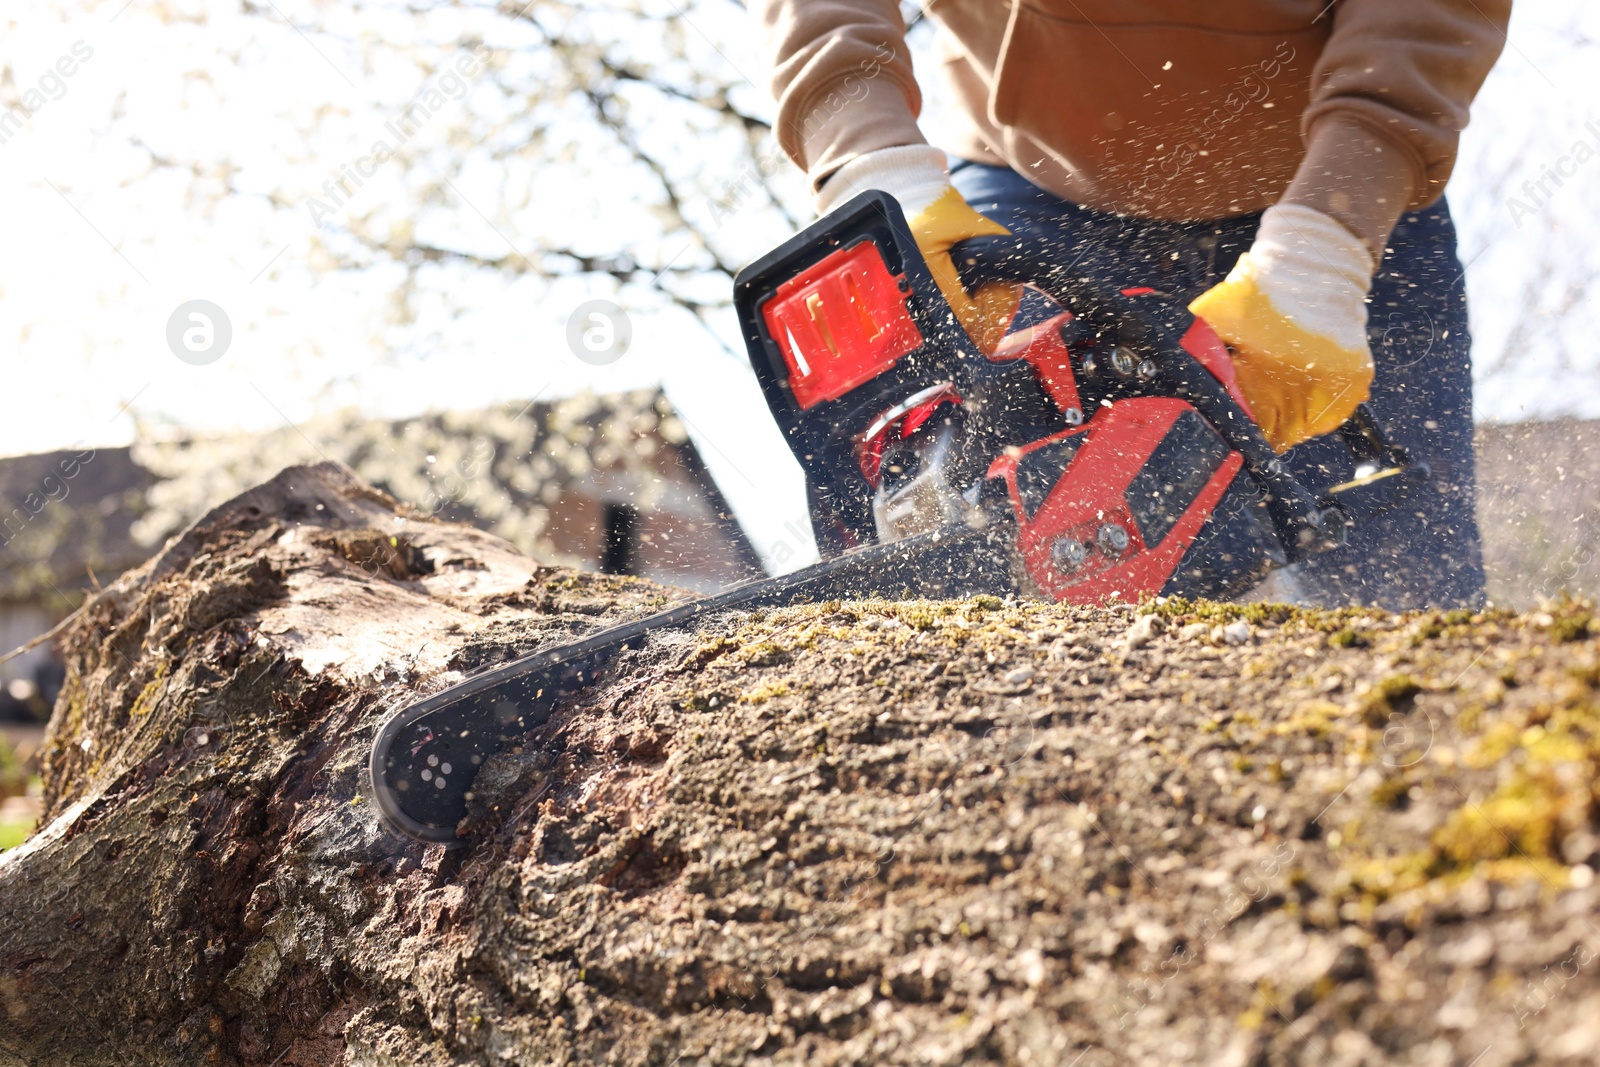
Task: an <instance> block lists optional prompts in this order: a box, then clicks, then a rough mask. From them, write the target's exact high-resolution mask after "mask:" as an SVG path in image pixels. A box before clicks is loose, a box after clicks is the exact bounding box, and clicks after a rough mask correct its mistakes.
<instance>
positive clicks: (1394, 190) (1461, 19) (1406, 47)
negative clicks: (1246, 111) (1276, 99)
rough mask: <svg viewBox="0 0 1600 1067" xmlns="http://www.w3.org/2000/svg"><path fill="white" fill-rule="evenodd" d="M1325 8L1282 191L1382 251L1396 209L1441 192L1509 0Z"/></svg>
mask: <svg viewBox="0 0 1600 1067" xmlns="http://www.w3.org/2000/svg"><path fill="white" fill-rule="evenodd" d="M1331 14H1332V17H1333V20H1334V25H1333V33H1332V36H1331V37H1330V38H1329V40H1328V43H1327V45H1326V47H1324V49H1323V52H1322V55H1321V57H1320V59H1319V60H1318V62H1317V65H1316V68H1315V70H1314V71H1313V72H1312V82H1311V103H1310V105H1309V106H1308V107H1307V108H1306V111H1305V115H1304V117H1303V119H1302V123H1303V125H1302V130H1303V132H1304V134H1305V138H1306V157H1305V161H1304V162H1303V163H1302V165H1301V167H1300V171H1299V174H1298V175H1297V176H1296V178H1295V182H1294V185H1293V186H1291V188H1290V192H1289V195H1288V196H1287V197H1286V198H1285V199H1288V200H1292V201H1296V202H1301V203H1306V204H1308V206H1312V207H1317V208H1319V209H1320V210H1323V211H1325V212H1328V213H1330V214H1332V215H1334V217H1336V218H1339V219H1340V221H1342V222H1344V223H1345V225H1346V226H1348V227H1350V228H1351V229H1352V230H1354V231H1355V232H1356V234H1357V235H1358V236H1360V237H1362V238H1363V239H1366V240H1367V241H1368V244H1369V246H1370V245H1375V246H1376V248H1377V249H1380V250H1381V248H1382V245H1383V242H1384V241H1386V240H1387V239H1388V235H1389V231H1390V230H1392V229H1393V228H1394V223H1395V221H1396V220H1397V219H1398V218H1399V217H1400V214H1401V213H1402V212H1404V211H1408V210H1415V209H1418V208H1422V207H1426V206H1427V205H1429V204H1432V203H1433V202H1434V201H1436V200H1438V199H1439V197H1440V195H1442V194H1443V192H1444V187H1445V183H1446V182H1447V181H1448V180H1449V178H1450V172H1451V170H1452V168H1453V167H1454V166H1455V159H1456V148H1457V145H1458V144H1459V142H1460V139H1461V131H1462V130H1463V129H1465V128H1466V125H1467V113H1468V108H1469V106H1470V105H1471V103H1472V98H1473V97H1474V96H1476V95H1477V92H1478V89H1479V88H1480V87H1481V86H1482V85H1483V80H1484V78H1485V77H1487V76H1488V74H1489V68H1490V67H1492V66H1493V65H1494V62H1495V60H1496V59H1497V58H1499V55H1500V51H1501V49H1502V48H1503V47H1504V46H1505V40H1506V27H1507V25H1508V23H1509V22H1510V19H1511V0H1338V2H1337V3H1335V4H1334V6H1333V10H1332V12H1331Z"/></svg>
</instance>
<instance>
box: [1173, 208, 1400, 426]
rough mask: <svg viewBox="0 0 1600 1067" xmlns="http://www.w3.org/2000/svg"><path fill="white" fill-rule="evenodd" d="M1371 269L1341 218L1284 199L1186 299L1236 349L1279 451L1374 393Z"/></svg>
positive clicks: (1244, 384)
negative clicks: (1228, 265)
mask: <svg viewBox="0 0 1600 1067" xmlns="http://www.w3.org/2000/svg"><path fill="white" fill-rule="evenodd" d="M1372 271H1373V261H1372V253H1370V252H1368V251H1367V246H1366V245H1365V244H1363V243H1362V242H1361V240H1360V239H1359V238H1357V237H1356V236H1355V234H1353V233H1351V232H1350V231H1349V230H1347V229H1345V228H1344V226H1343V225H1341V224H1340V223H1338V222H1337V221H1335V220H1334V219H1332V218H1329V217H1328V216H1327V215H1324V214H1323V213H1322V212H1320V211H1316V210H1313V209H1312V208H1308V207H1303V206H1301V205H1299V204H1278V205H1276V206H1274V207H1271V208H1268V209H1267V212H1266V214H1264V215H1263V216H1262V217H1261V228H1260V229H1259V230H1258V231H1256V239H1255V242H1254V243H1253V244H1252V245H1251V247H1250V251H1248V252H1246V253H1245V254H1244V255H1242V256H1240V257H1239V262H1238V263H1237V264H1236V265H1235V266H1234V268H1233V270H1232V271H1231V272H1230V273H1229V274H1228V277H1227V278H1226V279H1224V280H1223V281H1222V283H1221V284H1219V285H1216V286H1214V287H1213V288H1211V289H1209V290H1207V291H1206V292H1204V293H1202V294H1201V295H1200V296H1199V297H1198V298H1196V299H1195V301H1194V303H1192V304H1190V305H1189V310H1190V311H1192V312H1194V314H1196V315H1198V316H1199V317H1200V318H1202V319H1204V320H1205V321H1206V322H1208V323H1210V324H1211V328H1212V329H1214V330H1216V331H1217V334H1218V335H1219V336H1220V337H1221V338H1222V339H1223V340H1224V341H1226V342H1227V343H1228V345H1229V346H1230V347H1231V348H1232V349H1233V364H1234V367H1235V369H1236V370H1237V371H1238V375H1239V388H1240V390H1242V391H1243V393H1244V396H1245V399H1246V400H1248V401H1250V407H1251V408H1252V410H1253V411H1254V412H1255V416H1256V421H1257V422H1258V423H1259V424H1260V425H1261V430H1262V432H1263V433H1264V434H1266V437H1267V440H1268V441H1269V442H1271V444H1272V447H1273V448H1275V449H1277V450H1278V451H1279V452H1283V451H1286V450H1287V449H1289V448H1291V447H1293V446H1294V445H1297V444H1299V443H1300V442H1301V441H1305V440H1308V439H1310V438H1312V437H1317V436H1319V435H1321V434H1325V433H1328V432H1330V431H1332V430H1336V429H1338V428H1339V426H1340V424H1342V423H1343V422H1344V421H1345V420H1346V419H1348V418H1349V417H1350V415H1351V413H1352V412H1354V411H1355V409H1356V405H1357V404H1360V403H1361V402H1362V401H1364V400H1366V399H1367V393H1368V390H1369V388H1370V387H1371V385H1372V351H1371V349H1370V348H1368V347H1367V305H1366V296H1367V292H1368V290H1369V289H1370V288H1371V287H1372Z"/></svg>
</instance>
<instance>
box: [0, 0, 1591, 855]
mask: <svg viewBox="0 0 1600 1067" xmlns="http://www.w3.org/2000/svg"><path fill="white" fill-rule="evenodd" d="M906 13H907V16H908V19H910V20H913V21H915V20H918V19H919V17H920V12H918V11H917V10H916V9H915V8H914V7H913V6H912V5H906ZM0 27H3V29H4V33H3V36H0V203H3V204H4V205H5V212H4V220H5V222H4V226H5V238H6V240H5V245H4V248H5V255H4V256H3V258H0V352H3V355H0V370H3V373H0V457H4V458H0V652H4V651H5V650H8V649H11V648H13V647H16V646H19V645H22V644H23V643H25V642H27V641H29V640H31V639H34V638H36V637H38V636H39V635H41V634H44V633H46V632H47V631H49V629H50V628H51V627H52V626H53V625H55V623H56V622H58V621H59V620H60V619H61V618H63V617H64V616H65V615H66V614H67V613H68V612H70V611H71V610H72V608H73V607H74V606H75V605H76V604H78V603H80V602H81V600H82V598H83V596H84V595H85V591H86V590H89V589H92V588H93V587H94V586H95V585H96V584H100V583H105V582H108V581H110V580H111V579H113V578H114V577H115V576H116V575H117V574H118V573H120V572H121V571H122V570H124V569H126V568H128V567H130V566H133V565H136V564H138V563H139V562H142V561H143V560H144V559H145V558H146V557H147V556H148V555H149V554H150V553H151V552H152V551H153V550H154V548H155V547H156V546H158V545H159V544H160V543H161V541H162V540H163V539H164V538H166V537H167V536H169V535H171V534H172V533H174V532H176V531H178V530H180V529H181V528H182V527H183V526H184V525H185V524H186V523H188V522H190V521H192V520H193V519H194V518H196V517H198V516H199V515H201V514H203V513H204V512H205V511H206V510H207V509H209V508H210V507H213V506H215V505H216V504H219V503H221V502H223V501H224V500H226V499H228V497H230V496H232V495H233V494H235V493H236V492H238V491H240V490H242V489H244V488H246V487H248V486H250V485H252V484H254V483H256V482H259V481H261V480H263V479H265V478H267V477H270V476H271V475H272V474H274V473H276V471H277V470H279V469H281V468H282V467H284V466H286V465H289V464H292V463H301V462H308V461H317V460H320V459H325V458H332V459H338V460H341V461H343V462H346V463H349V464H351V465H352V466H353V467H355V468H356V470H357V471H358V472H359V473H360V474H362V475H363V476H364V477H365V478H367V479H368V480H370V481H372V482H374V483H375V484H378V485H380V486H382V487H383V488H385V489H387V490H389V491H390V492H392V493H394V494H395V495H396V496H398V497H400V498H401V499H404V500H406V501H408V502H410V503H413V504H415V505H416V506H418V507H419V508H422V509H424V510H426V511H428V512H430V513H433V514H439V515H443V516H445V517H448V518H455V519H461V520H465V521H471V522H476V523H479V524H480V525H483V526H485V527H487V528H489V529H492V530H494V531H495V532H496V533H499V534H501V535H503V536H505V537H507V538H509V539H510V540H512V541H513V542H515V543H516V544H518V545H519V546H520V547H522V548H523V549H524V550H526V551H528V552H531V553H534V554H537V555H539V556H540V557H541V558H545V559H548V560H551V561H552V562H560V563H567V564H573V565H578V566H586V567H592V568H596V569H602V570H609V571H615V572H623V573H638V574H645V575H648V576H650V577H653V578H658V579H661V580H664V581H668V582H674V583H677V584H682V585H689V586H694V587H697V588H703V589H709V588H714V587H716V586H718V585H721V584H725V583H727V582H729V581H732V580H736V579H738V578H741V577H746V576H749V575H752V574H756V573H759V572H761V571H766V572H769V573H775V572H781V571H787V570H791V569H793V568H795V567H797V566H801V565H803V564H805V563H807V562H810V561H811V560H812V559H814V558H815V548H814V546H813V544H812V542H811V537H810V532H809V524H808V522H807V520H806V515H805V506H804V499H803V491H802V484H801V480H800V475H799V471H798V469H797V468H796V466H795V464H794V462H793V460H792V459H791V458H790V457H789V455H788V453H787V451H786V450H785V448H784V445H783V443H782V441H781V439H780V438H779V436H778V434H777V431H776V430H775V429H774V428H773V427H772V426H771V424H770V422H769V421H768V419H767V416H766V412H765V406H764V404H763V402H762V400H761V397H760V393H759V391H758V389H757V387H756V385H755V381H754V378H753V376H752V375H751V373H750V371H749V369H748V366H747V364H746V363H745V360H744V356H743V353H742V346H741V344H740V342H739V339H738V334H737V330H736V329H735V327H734V324H733V321H732V314H731V306H730V295H731V284H730V283H731V280H732V277H733V274H734V273H735V272H736V271H737V270H738V268H739V267H740V265H742V264H743V263H745V262H747V261H749V260H750V259H752V258H754V257H755V256H757V255H759V254H760V253H762V252H764V251H766V250H767V249H769V248H771V247H772V246H774V245H776V244H777V243H779V242H780V241H781V240H783V239H784V238H785V237H787V236H788V235H790V234H791V233H793V232H794V231H795V230H796V229H797V228H798V227H799V226H801V225H803V224H804V223H805V222H807V221H809V220H810V218H811V211H810V205H809V198H808V196H807V194H806V190H805V188H804V183H803V180H802V178H801V176H800V175H799V174H798V173H796V172H795V171H794V169H793V168H792V167H791V166H790V165H789V164H788V162H787V160H785V159H784V158H783V156H782V154H781V153H780V152H779V151H778V149H777V147H776V145H775V143H774V140H773V138H772V136H771V134H770V131H769V127H768V124H769V122H770V121H771V118H772V111H773V108H772V104H771V101H770V99H769V98H768V95H767V91H766V88H765V84H764V80H763V79H764V75H763V74H762V71H763V63H762V60H761V57H760V56H759V55H758V54H757V52H756V49H755V43H754V38H753V34H752V33H751V32H750V28H749V26H748V24H747V16H746V13H745V12H744V10H743V8H742V7H741V6H740V5H739V4H737V3H734V2H731V0H636V2H629V0H583V2H581V3H559V2H553V0H534V2H532V3H527V4H522V3H507V4H495V3H493V2H489V0H486V2H483V3H456V2H446V0H407V2H398V0H396V2H377V3H365V2H359V0H264V2H261V3H257V2H255V0H241V2H231V0H230V2H224V0H209V2H207V0H177V2H164V0H109V2H76V0H52V2H51V3H49V4H45V3H42V2H38V0H23V2H21V3H13V4H8V5H7V6H6V8H5V10H4V12H3V13H0ZM931 40H932V30H931V26H929V25H928V24H927V23H926V22H921V23H920V24H919V25H916V26H915V27H914V29H913V32H912V35H911V41H912V44H913V46H914V48H915V49H916V58H917V59H918V60H919V61H920V62H922V64H923V68H924V69H926V65H927V63H928V62H929V56H930V48H931ZM1597 42H1600V7H1597V6H1596V5H1594V4H1592V3H1591V4H1586V3H1584V2H1583V0H1541V2H1540V3H1538V4H1533V3H1529V2H1524V3H1522V4H1521V5H1519V6H1518V8H1517V10H1516V13H1515V16H1514V18H1513V22H1512V30H1511V34H1510V38H1509V41H1508V46H1507V49H1506V52H1505V55H1504V56H1503V58H1502V59H1501V61H1500V63H1499V65H1498V67H1497V68H1496V69H1495V71H1494V72H1493V74H1491V76H1490V78H1489V81H1488V84H1487V85H1486V86H1485V88H1484V90H1483V92H1482V94H1481V96H1480V97H1479V99H1478V102H1477V104H1476V106H1475V108H1474V112H1473V121H1472V125H1471V127H1470V128H1469V129H1468V131H1467V133H1466V135H1465V141H1464V145H1463V151H1462V156H1461V160H1460V163H1459V165H1458V168H1457V171H1456V177H1455V180H1454V182H1453V183H1452V185H1451V188H1450V193H1449V198H1450V201H1451V204H1452V207H1453V209H1454V211H1455V214H1456V218H1457V221H1458V223H1459V225H1460V228H1461V236H1462V258H1463V261H1464V264H1465V266H1466V270H1467V282H1468V289H1469V292H1470V294H1471V299H1472V316H1473V319H1472V321H1473V331H1474V336H1475V359H1476V365H1477V381H1478V394H1477V417H1478V420H1479V424H1480V441H1479V452H1480V482H1481V495H1482V499H1481V517H1482V521H1483V524H1484V527H1485V534H1486V540H1487V551H1488V556H1489V566H1490V582H1491V595H1492V596H1493V597H1494V599H1495V600H1496V602H1497V603H1501V604H1506V605H1510V606H1517V607H1524V606H1531V605H1534V604H1537V603H1538V602H1539V601H1540V600H1541V599H1542V598H1550V597H1554V596H1557V595H1559V594H1560V593H1561V591H1562V590H1563V589H1569V590H1572V591H1579V592H1581V591H1592V590H1594V589H1595V588H1596V587H1597V586H1600V581H1597V580H1596V577H1595V562H1594V560H1595V556H1596V555H1597V554H1600V527H1597V523H1600V493H1597V487H1600V448H1597V447H1596V446H1600V428H1597V427H1600V423H1595V422H1591V421H1589V420H1594V419H1600V351H1597V347H1600V346H1597V345H1596V342H1595V338H1596V337H1597V336H1600V301H1596V300H1592V299H1588V298H1587V297H1588V294H1589V291H1590V287H1591V284H1592V283H1594V282H1596V281H1597V280H1600V197H1597V196H1596V195H1595V192H1596V189H1597V188H1600V161H1597V159H1600V106H1597V105H1596V103H1595V102H1596V101H1600V62H1597V60H1600V49H1597V47H1596V45H1597ZM925 85H926V86H927V88H929V90H930V91H931V95H930V98H929V100H928V102H927V110H926V114H925V116H924V123H923V124H924V128H925V130H926V131H927V132H928V134H929V136H930V139H932V140H933V141H934V142H935V143H937V142H938V139H939V131H940V128H941V124H942V122H943V119H942V115H943V114H944V113H945V110H946V102H945V101H943V100H941V99H940V98H939V97H938V95H937V88H936V87H937V79H934V78H927V79H925ZM889 91H892V90H889ZM597 302H598V303H597ZM593 331H599V333H598V334H596V333H595V332H593ZM59 684H60V672H59V667H58V666H57V664H56V662H55V660H54V658H53V656H52V654H51V650H50V647H49V643H48V642H44V643H42V644H40V645H39V646H37V647H36V648H34V649H33V650H31V651H30V652H28V653H27V654H25V655H22V656H19V657H16V658H14V659H12V660H11V661H9V662H6V663H4V664H0V730H3V731H4V735H5V738H6V741H5V742H4V743H0V798H9V799H0V847H4V845H5V844H7V843H8V836H9V837H14V836H15V834H16V833H17V832H18V831H17V828H18V827H24V828H25V826H26V823H27V819H28V818H29V816H28V810H29V807H28V801H27V798H26V796H25V794H26V789H27V780H28V773H27V760H28V758H29V755H30V753H31V751H32V750H33V749H35V748H36V747H37V744H38V738H39V736H40V732H41V726H40V723H41V722H42V719H43V717H45V716H46V715H47V714H48V709H49V707H50V704H51V702H52V701H53V699H54V694H55V691H56V688H57V687H58V686H59Z"/></svg>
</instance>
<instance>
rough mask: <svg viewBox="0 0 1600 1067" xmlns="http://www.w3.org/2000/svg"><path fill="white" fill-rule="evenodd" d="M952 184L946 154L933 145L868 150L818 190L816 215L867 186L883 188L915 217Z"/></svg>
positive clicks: (858, 192)
mask: <svg viewBox="0 0 1600 1067" xmlns="http://www.w3.org/2000/svg"><path fill="white" fill-rule="evenodd" d="M949 185H950V168H949V165H948V164H947V163H946V162H945V155H944V153H943V152H942V151H940V150H939V149H937V148H935V147H933V146H932V145H925V144H913V145H901V146H899V147H896V148H879V149H877V150H876V151H873V152H865V153H863V154H861V155H859V156H857V157H856V158H854V159H852V160H851V161H850V162H848V163H846V164H845V165H844V166H842V167H840V168H839V169H838V170H836V171H834V172H833V174H832V175H831V176H830V177H829V178H828V180H827V181H825V182H823V183H822V188H821V189H818V190H817V214H819V215H826V214H827V213H828V212H830V211H832V210H833V209H834V208H836V207H838V206H839V205H841V204H843V203H844V202H845V201H847V200H849V199H850V198H852V197H854V196H857V195H859V194H861V193H864V192H866V191H867V190H868V189H881V190H883V191H884V192H886V193H888V194H889V195H890V196H892V197H894V198H895V199H896V200H898V201H900V207H901V209H902V210H903V211H905V213H906V218H908V219H910V218H915V217H916V216H917V215H919V214H921V213H922V211H923V210H924V209H925V208H927V206H928V205H929V204H931V203H933V202H934V201H935V200H937V199H938V198H939V197H940V196H941V195H942V194H943V193H944V191H945V189H947V188H948V187H949Z"/></svg>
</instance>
